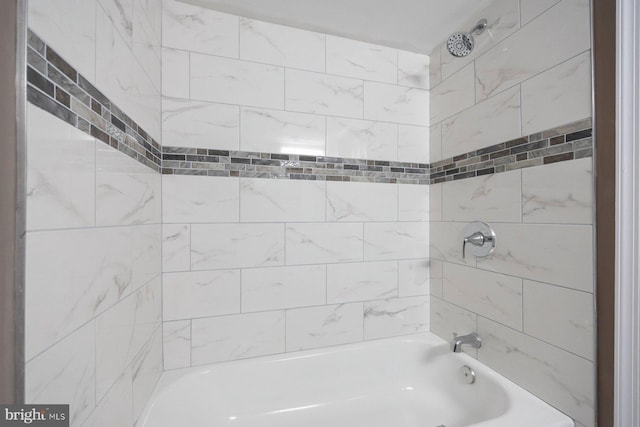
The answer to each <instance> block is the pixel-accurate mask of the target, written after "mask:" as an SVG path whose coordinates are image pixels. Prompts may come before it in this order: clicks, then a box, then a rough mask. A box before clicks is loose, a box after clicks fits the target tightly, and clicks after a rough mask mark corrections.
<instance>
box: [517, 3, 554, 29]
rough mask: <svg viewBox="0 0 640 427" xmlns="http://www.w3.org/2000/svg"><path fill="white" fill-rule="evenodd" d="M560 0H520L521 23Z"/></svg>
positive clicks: (526, 21) (536, 15)
mask: <svg viewBox="0 0 640 427" xmlns="http://www.w3.org/2000/svg"><path fill="white" fill-rule="evenodd" d="M558 2H560V0H520V15H521V19H522V25H524V24H526V23H528V22H529V21H531V20H533V19H534V18H536V17H538V16H539V15H541V14H542V13H543V12H545V11H546V10H548V9H549V8H550V7H552V6H553V5H555V4H556V3H558Z"/></svg>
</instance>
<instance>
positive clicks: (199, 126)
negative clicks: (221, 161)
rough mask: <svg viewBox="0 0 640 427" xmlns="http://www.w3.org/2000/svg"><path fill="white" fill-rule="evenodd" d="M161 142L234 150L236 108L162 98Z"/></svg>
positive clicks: (237, 137) (237, 125)
mask: <svg viewBox="0 0 640 427" xmlns="http://www.w3.org/2000/svg"><path fill="white" fill-rule="evenodd" d="M162 144H163V145H166V146H169V147H195V148H209V149H216V150H238V149H239V148H240V111H239V107H237V106H235V105H226V104H214V103H210V102H202V101H189V100H184V99H175V98H163V99H162Z"/></svg>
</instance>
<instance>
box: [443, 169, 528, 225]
mask: <svg viewBox="0 0 640 427" xmlns="http://www.w3.org/2000/svg"><path fill="white" fill-rule="evenodd" d="M521 186H522V183H521V176H520V171H519V170H516V171H510V172H506V173H497V174H490V175H482V176H478V177H475V178H469V179H461V180H458V181H451V182H446V183H443V184H442V219H443V220H444V221H464V222H471V221H477V220H482V221H485V222H520V219H521V214H520V207H521V206H520V205H521V194H520V193H521V191H520V188H521Z"/></svg>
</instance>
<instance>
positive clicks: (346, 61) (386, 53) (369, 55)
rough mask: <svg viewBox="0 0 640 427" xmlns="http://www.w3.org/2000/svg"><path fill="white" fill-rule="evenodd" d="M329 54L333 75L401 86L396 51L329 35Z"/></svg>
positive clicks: (329, 68) (329, 67)
mask: <svg viewBox="0 0 640 427" xmlns="http://www.w3.org/2000/svg"><path fill="white" fill-rule="evenodd" d="M326 55H327V73H329V74H337V75H339V76H345V77H353V78H356V79H363V80H373V81H379V82H386V83H394V84H395V83H397V79H398V54H397V51H396V50H395V49H391V48H388V47H384V46H379V45H375V44H371V43H365V42H361V41H357V40H351V39H346V38H343V37H335V36H329V35H328V36H327V52H326Z"/></svg>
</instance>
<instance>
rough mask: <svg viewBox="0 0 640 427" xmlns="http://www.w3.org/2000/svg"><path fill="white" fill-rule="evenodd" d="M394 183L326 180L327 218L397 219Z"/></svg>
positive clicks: (396, 187) (396, 198)
mask: <svg viewBox="0 0 640 427" xmlns="http://www.w3.org/2000/svg"><path fill="white" fill-rule="evenodd" d="M397 220H398V186H397V185H396V184H379V183H370V182H334V181H328V182H327V221H397Z"/></svg>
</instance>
